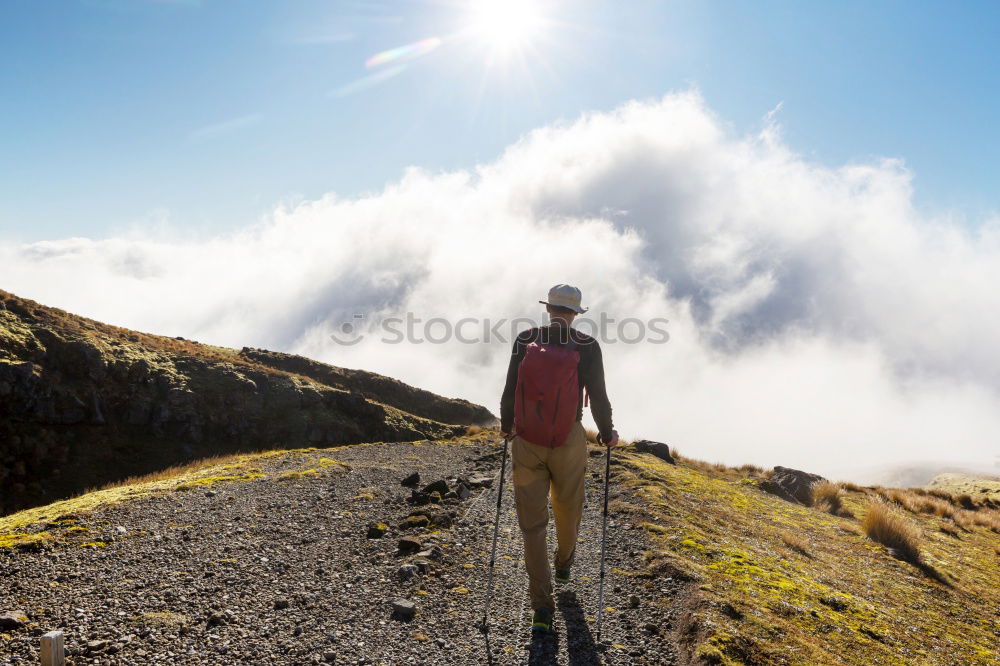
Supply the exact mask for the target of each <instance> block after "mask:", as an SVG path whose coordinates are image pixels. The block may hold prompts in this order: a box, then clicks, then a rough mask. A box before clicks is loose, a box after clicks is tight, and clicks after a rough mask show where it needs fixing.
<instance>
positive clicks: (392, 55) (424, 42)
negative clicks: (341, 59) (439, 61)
mask: <svg viewBox="0 0 1000 666" xmlns="http://www.w3.org/2000/svg"><path fill="white" fill-rule="evenodd" d="M442 43H443V42H442V40H441V38H440V37H428V38H427V39H421V40H420V41H419V42H413V43H412V44H407V45H405V46H397V47H396V48H394V49H389V50H388V51H382V52H381V53H376V54H375V55H373V56H372V57H371V58H368V60H365V67H366V68H368V69H372V68H374V67H379V66H380V65H385V64H388V63H390V62H392V63H397V64H398V63H404V62H409V61H410V60H415V59H416V58H420V57H422V56H425V55H427V54H428V53H430V52H431V51H433V50H435V49H437V48H438V47H439V46H441V44H442Z"/></svg>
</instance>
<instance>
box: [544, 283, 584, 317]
mask: <svg viewBox="0 0 1000 666" xmlns="http://www.w3.org/2000/svg"><path fill="white" fill-rule="evenodd" d="M582 298H583V297H582V295H581V294H580V290H579V289H577V288H576V287H573V286H571V285H568V284H557V285H556V286H554V287H552V288H551V289H549V300H547V301H538V302H539V303H543V304H545V305H554V306H556V307H560V308H569V309H570V310H572V311H573V312H576V313H578V314H579V313H582V312H586V311H587V308H581V307H580V300H581V299H582Z"/></svg>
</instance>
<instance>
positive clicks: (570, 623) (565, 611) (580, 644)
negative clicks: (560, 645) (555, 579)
mask: <svg viewBox="0 0 1000 666" xmlns="http://www.w3.org/2000/svg"><path fill="white" fill-rule="evenodd" d="M556 599H557V600H556V605H557V606H558V608H559V614H560V615H561V616H562V619H563V622H564V623H565V624H566V652H567V653H568V654H569V666H598V665H599V664H600V663H601V657H600V650H599V649H598V646H597V643H596V642H594V637H593V635H592V634H591V633H590V625H589V623H588V622H587V618H586V616H585V615H584V614H583V608H581V607H580V602H579V601H577V598H576V592H573V591H572V590H566V591H564V592H560V593H559V594H558V596H557V597H556Z"/></svg>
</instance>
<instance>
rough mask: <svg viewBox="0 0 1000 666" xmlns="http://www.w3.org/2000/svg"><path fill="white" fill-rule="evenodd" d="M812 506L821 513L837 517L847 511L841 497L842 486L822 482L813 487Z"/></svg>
mask: <svg viewBox="0 0 1000 666" xmlns="http://www.w3.org/2000/svg"><path fill="white" fill-rule="evenodd" d="M812 505H813V506H814V507H815V508H817V509H819V510H820V511H826V512H827V513H831V514H833V515H835V516H839V515H841V513H843V512H844V511H845V509H844V503H843V502H842V501H841V497H840V486H839V485H837V484H836V483H832V482H830V481H820V482H818V483H814V484H813V486H812Z"/></svg>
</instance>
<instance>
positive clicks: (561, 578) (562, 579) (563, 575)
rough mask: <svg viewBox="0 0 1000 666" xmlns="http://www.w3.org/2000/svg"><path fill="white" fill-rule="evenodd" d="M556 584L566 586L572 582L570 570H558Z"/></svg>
mask: <svg viewBox="0 0 1000 666" xmlns="http://www.w3.org/2000/svg"><path fill="white" fill-rule="evenodd" d="M555 579H556V583H557V584H559V585H565V584H566V583H568V582H569V581H570V580H571V574H570V571H569V569H556V575H555Z"/></svg>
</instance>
